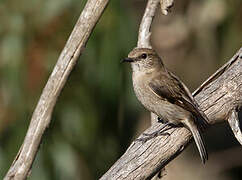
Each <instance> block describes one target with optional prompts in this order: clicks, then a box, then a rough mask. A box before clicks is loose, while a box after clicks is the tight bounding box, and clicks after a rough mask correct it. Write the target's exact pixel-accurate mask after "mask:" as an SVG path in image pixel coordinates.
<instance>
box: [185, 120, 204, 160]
mask: <svg viewBox="0 0 242 180" xmlns="http://www.w3.org/2000/svg"><path fill="white" fill-rule="evenodd" d="M185 124H186V126H188V128H189V130H190V131H191V133H192V135H193V138H194V140H195V143H196V145H197V148H198V151H199V154H200V157H201V160H202V162H203V163H205V161H206V160H208V154H207V150H206V148H205V145H204V142H203V138H202V136H201V133H200V130H199V128H198V127H197V126H196V124H195V123H194V122H193V121H191V120H188V121H187V123H185Z"/></svg>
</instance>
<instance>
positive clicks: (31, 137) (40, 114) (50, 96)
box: [4, 0, 109, 180]
mask: <svg viewBox="0 0 242 180" xmlns="http://www.w3.org/2000/svg"><path fill="white" fill-rule="evenodd" d="M108 2H109V0H88V1H87V3H86V6H85V7H84V9H83V11H82V13H81V15H80V17H79V19H78V21H77V23H76V25H75V27H74V29H73V31H72V33H71V35H70V37H69V39H68V41H67V43H66V45H65V47H64V49H63V51H62V52H61V54H60V57H59V59H58V61H57V63H56V65H55V68H54V70H53V72H52V74H51V75H50V77H49V80H48V82H47V84H46V86H45V88H44V90H43V92H42V95H41V97H40V99H39V102H38V104H37V106H36V108H35V111H34V113H33V116H32V119H31V122H30V125H29V128H28V132H27V134H26V136H25V139H24V142H23V144H22V146H21V148H20V150H19V152H18V154H17V156H16V158H15V160H14V162H13V163H12V165H11V167H10V169H9V170H8V173H7V174H6V176H5V178H4V180H9V179H18V180H22V179H26V177H27V175H28V174H29V172H30V169H31V166H32V163H33V161H34V159H35V157H36V154H37V151H38V147H39V145H40V142H41V139H42V135H43V134H44V132H45V130H46V128H47V127H48V125H49V123H50V120H51V115H52V111H53V109H54V106H55V104H56V101H57V98H58V96H59V94H60V92H61V90H62V88H63V86H64V85H65V83H66V80H67V78H68V76H69V74H70V72H71V70H72V69H73V67H74V66H75V64H76V61H77V59H78V57H79V55H80V53H81V52H82V51H83V49H84V47H85V45H86V42H87V40H88V38H89V36H90V34H91V32H92V30H93V28H94V27H95V25H96V23H97V22H98V20H99V18H100V16H101V15H102V13H103V11H104V9H105V7H106V5H107V3H108Z"/></svg>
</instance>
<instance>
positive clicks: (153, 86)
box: [124, 48, 208, 162]
mask: <svg viewBox="0 0 242 180" xmlns="http://www.w3.org/2000/svg"><path fill="white" fill-rule="evenodd" d="M124 61H126V62H130V63H131V66H132V70H133V75H132V78H133V86H134V91H135V94H136V96H137V98H138V100H139V101H140V102H141V103H142V104H143V105H144V107H145V108H146V109H148V110H149V111H151V112H153V113H155V114H156V115H157V116H159V117H160V118H161V119H162V120H164V121H166V122H169V123H172V124H175V125H178V124H181V123H182V124H183V125H185V126H186V127H187V128H188V129H189V130H190V131H191V133H192V135H193V137H194V139H195V143H196V145H197V147H198V150H199V154H200V156H201V159H202V162H205V160H207V157H208V156H207V151H206V149H205V146H204V143H203V140H202V137H201V134H200V129H201V128H204V127H206V126H207V120H208V119H207V117H206V115H205V114H204V113H203V112H202V111H201V110H200V109H199V107H198V105H197V103H196V101H195V100H194V99H193V97H192V95H191V93H190V91H189V90H188V88H187V87H186V86H185V85H184V84H183V83H182V82H181V81H180V80H179V79H178V78H177V77H176V76H175V75H174V74H172V73H171V72H170V71H168V70H167V69H166V68H165V66H164V64H163V62H162V60H161V58H160V57H159V56H158V55H157V53H156V52H155V51H154V50H153V49H148V48H135V49H133V50H132V51H131V52H130V53H129V55H128V58H125V59H124Z"/></svg>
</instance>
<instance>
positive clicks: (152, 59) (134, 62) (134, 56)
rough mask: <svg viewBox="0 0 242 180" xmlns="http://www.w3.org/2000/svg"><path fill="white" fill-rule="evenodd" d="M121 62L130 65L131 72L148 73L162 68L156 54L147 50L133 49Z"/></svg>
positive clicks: (151, 50)
mask: <svg viewBox="0 0 242 180" xmlns="http://www.w3.org/2000/svg"><path fill="white" fill-rule="evenodd" d="M123 62H129V63H131V66H132V69H133V71H135V72H136V71H142V72H146V71H150V70H152V69H155V68H161V67H163V63H162V61H161V59H160V57H159V56H158V54H157V53H156V52H155V51H154V50H153V49H149V48H134V49H133V50H132V51H131V52H130V53H129V55H128V57H127V58H125V59H123Z"/></svg>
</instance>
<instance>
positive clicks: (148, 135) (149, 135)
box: [136, 123, 174, 143]
mask: <svg viewBox="0 0 242 180" xmlns="http://www.w3.org/2000/svg"><path fill="white" fill-rule="evenodd" d="M166 127H168V128H166ZM172 127H174V125H173V124H171V123H166V124H164V125H163V126H162V127H161V128H160V129H159V130H157V131H155V132H153V133H143V135H144V136H146V137H142V138H138V139H136V141H141V142H142V143H145V142H147V141H148V140H150V139H153V138H155V137H157V136H170V133H168V132H166V131H167V130H169V129H171V128H172Z"/></svg>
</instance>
